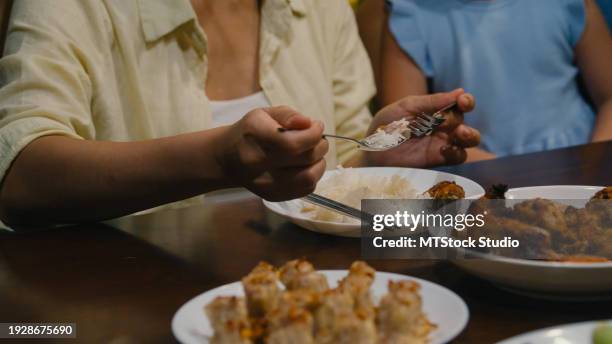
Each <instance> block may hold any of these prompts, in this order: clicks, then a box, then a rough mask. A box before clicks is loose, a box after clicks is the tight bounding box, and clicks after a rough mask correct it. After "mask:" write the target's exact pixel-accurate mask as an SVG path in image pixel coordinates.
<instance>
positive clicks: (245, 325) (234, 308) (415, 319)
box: [205, 259, 435, 344]
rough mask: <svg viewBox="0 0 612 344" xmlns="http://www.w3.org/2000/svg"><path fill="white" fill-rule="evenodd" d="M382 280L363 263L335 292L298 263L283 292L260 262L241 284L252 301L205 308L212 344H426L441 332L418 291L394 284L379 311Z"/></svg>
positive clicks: (221, 301) (290, 267)
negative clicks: (377, 282) (377, 287)
mask: <svg viewBox="0 0 612 344" xmlns="http://www.w3.org/2000/svg"><path fill="white" fill-rule="evenodd" d="M375 274H376V271H375V270H374V269H373V268H372V267H371V266H369V265H368V264H367V263H365V262H362V261H356V262H353V264H351V267H350V269H349V272H348V274H347V275H346V276H345V277H344V278H343V279H342V280H341V281H339V283H338V286H337V287H336V288H333V289H330V288H329V287H328V286H327V280H325V288H323V287H322V284H321V282H320V278H319V277H312V276H319V275H320V276H323V277H325V275H323V274H321V273H320V272H317V271H316V270H315V269H314V266H313V265H312V264H311V263H310V262H308V261H306V260H304V259H296V260H292V261H289V262H287V263H286V264H284V265H283V266H282V267H281V268H280V269H279V270H278V275H279V276H280V281H282V283H283V284H284V285H285V286H286V289H285V290H282V289H280V288H279V287H280V281H279V279H278V278H277V277H276V276H277V270H276V269H275V268H274V267H273V266H272V265H270V264H268V263H265V262H262V263H259V264H258V265H257V266H256V267H255V268H254V269H253V270H252V271H251V272H250V273H249V274H248V275H247V276H245V277H244V278H243V279H242V283H243V287H244V289H245V294H246V300H245V298H240V297H218V298H216V299H215V300H213V301H212V302H211V303H210V304H209V305H207V306H206V307H205V311H206V314H207V316H208V318H209V320H210V322H211V325H212V328H213V330H214V331H215V333H214V335H213V337H212V343H221V344H234V343H237V344H246V343H273V344H284V343H292V344H293V343H296V344H376V343H398V344H399V343H426V342H427V336H428V335H429V332H430V331H432V330H433V329H434V328H435V325H432V324H431V323H430V322H429V321H428V320H427V318H426V316H425V314H424V313H423V310H422V301H421V297H420V295H419V284H418V283H416V282H411V281H399V282H391V283H389V285H388V293H387V294H386V295H385V296H383V298H382V300H381V302H380V305H379V307H378V311H377V308H376V306H375V304H374V302H373V300H372V295H371V292H370V287H371V286H372V284H373V282H374V278H375ZM313 281H316V282H313ZM272 282H274V284H275V285H277V288H276V289H275V288H273V287H272ZM247 305H252V309H251V308H248V307H247Z"/></svg>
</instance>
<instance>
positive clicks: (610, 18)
mask: <svg viewBox="0 0 612 344" xmlns="http://www.w3.org/2000/svg"><path fill="white" fill-rule="evenodd" d="M597 4H598V5H599V8H600V9H601V12H602V13H603V15H604V18H606V22H607V23H608V27H609V28H612V0H597Z"/></svg>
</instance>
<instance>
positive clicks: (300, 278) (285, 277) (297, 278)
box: [279, 259, 329, 293]
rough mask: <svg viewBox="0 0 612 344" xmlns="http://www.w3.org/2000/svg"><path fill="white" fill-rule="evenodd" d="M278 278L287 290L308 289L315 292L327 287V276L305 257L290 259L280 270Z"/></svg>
mask: <svg viewBox="0 0 612 344" xmlns="http://www.w3.org/2000/svg"><path fill="white" fill-rule="evenodd" d="M279 274H280V280H281V281H282V282H283V284H284V285H285V287H286V288H287V289H288V290H296V289H308V290H312V291H315V292H319V293H320V292H324V291H326V290H327V289H329V285H328V283H327V278H325V275H323V274H322V273H320V272H317V271H316V270H315V269H314V266H313V265H312V264H311V263H310V262H308V261H307V260H305V259H295V260H291V261H289V262H287V263H285V265H283V266H282V267H281V268H280V270H279Z"/></svg>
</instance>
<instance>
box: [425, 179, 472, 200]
mask: <svg viewBox="0 0 612 344" xmlns="http://www.w3.org/2000/svg"><path fill="white" fill-rule="evenodd" d="M426 194H428V195H429V196H430V197H431V198H433V199H463V198H465V190H463V188H462V187H461V185H458V184H457V183H455V182H450V181H443V182H439V183H438V184H436V185H434V186H432V187H431V188H430V189H429V190H427V192H426Z"/></svg>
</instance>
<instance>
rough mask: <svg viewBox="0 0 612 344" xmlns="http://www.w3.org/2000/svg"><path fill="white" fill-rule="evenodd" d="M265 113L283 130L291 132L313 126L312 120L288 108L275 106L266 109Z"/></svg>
mask: <svg viewBox="0 0 612 344" xmlns="http://www.w3.org/2000/svg"><path fill="white" fill-rule="evenodd" d="M265 111H266V112H267V113H268V115H270V117H272V119H274V120H275V121H276V122H277V123H278V124H279V125H280V126H281V127H282V128H285V129H289V130H302V129H308V128H310V126H311V125H312V121H311V120H310V118H308V117H306V116H304V115H302V114H300V113H299V112H297V111H295V110H293V109H292V108H290V107H288V106H275V107H269V108H267V109H265Z"/></svg>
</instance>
